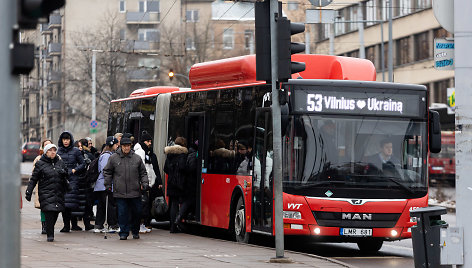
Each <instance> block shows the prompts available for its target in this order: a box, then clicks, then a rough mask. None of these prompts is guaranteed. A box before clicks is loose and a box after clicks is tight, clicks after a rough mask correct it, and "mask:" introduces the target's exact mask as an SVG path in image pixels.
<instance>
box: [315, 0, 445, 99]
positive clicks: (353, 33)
mask: <svg viewBox="0 0 472 268" xmlns="http://www.w3.org/2000/svg"><path fill="white" fill-rule="evenodd" d="M337 2H340V3H337ZM341 2H344V3H341ZM351 2H354V3H351V4H345V1H333V3H332V4H331V5H330V6H327V8H329V7H331V8H334V9H336V10H337V16H336V23H335V24H334V33H335V38H334V42H333V43H334V54H335V55H342V56H349V57H359V56H360V47H361V46H360V44H361V42H360V35H359V26H360V25H359V23H353V22H356V21H367V22H363V28H364V30H363V32H364V38H363V39H364V47H365V57H366V58H367V59H369V60H370V61H372V62H373V63H374V65H375V67H376V69H377V80H378V81H388V73H387V70H388V68H387V66H388V12H389V8H391V9H392V13H393V23H392V28H393V31H392V37H393V38H392V39H393V46H392V48H393V81H394V82H397V83H411V84H422V85H425V86H426V87H427V88H428V90H429V97H430V98H429V102H430V105H431V104H432V103H444V104H445V103H446V102H447V88H448V87H454V71H443V70H436V69H435V68H434V58H433V56H434V55H433V44H434V38H444V37H452V34H451V33H449V32H447V31H446V30H444V29H443V28H442V27H441V25H440V24H439V23H438V22H437V20H436V19H435V17H434V13H433V9H432V1H431V0H393V1H392V7H389V6H388V4H387V1H383V0H368V1H351ZM381 21H382V22H383V23H380V22H381ZM315 27H316V31H317V35H316V37H315V40H314V50H313V52H314V53H317V54H329V52H330V41H329V35H330V30H331V27H330V25H329V24H317V25H316V26H315ZM382 27H383V29H382ZM382 32H383V36H382V35H381V33H382ZM382 41H383V51H382ZM331 45H333V44H331ZM382 63H383V66H382Z"/></svg>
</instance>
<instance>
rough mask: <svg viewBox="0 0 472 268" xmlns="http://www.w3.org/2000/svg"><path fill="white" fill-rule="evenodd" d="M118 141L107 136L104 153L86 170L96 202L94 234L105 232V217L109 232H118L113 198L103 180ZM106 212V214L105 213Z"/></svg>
mask: <svg viewBox="0 0 472 268" xmlns="http://www.w3.org/2000/svg"><path fill="white" fill-rule="evenodd" d="M118 144H119V141H118V139H116V138H115V137H113V136H109V137H107V139H106V142H105V148H104V151H103V152H102V153H101V154H100V156H99V157H98V158H97V159H95V160H94V161H92V162H91V163H90V166H89V170H88V175H87V176H88V179H89V180H90V182H91V183H95V186H94V188H93V191H94V196H95V199H96V200H98V204H97V215H96V217H95V226H94V230H93V231H94V232H95V233H99V232H105V228H104V226H103V224H104V223H105V215H106V216H107V219H106V220H107V223H108V226H110V230H109V232H118V231H119V228H118V223H117V216H116V204H115V200H114V198H113V192H110V191H107V190H106V188H105V178H104V176H103V169H104V168H105V166H106V165H107V163H108V159H109V158H110V156H111V155H112V154H113V153H114V152H115V151H116V149H117V148H118ZM107 196H108V207H107V206H106V198H107ZM106 210H108V213H107V211H106Z"/></svg>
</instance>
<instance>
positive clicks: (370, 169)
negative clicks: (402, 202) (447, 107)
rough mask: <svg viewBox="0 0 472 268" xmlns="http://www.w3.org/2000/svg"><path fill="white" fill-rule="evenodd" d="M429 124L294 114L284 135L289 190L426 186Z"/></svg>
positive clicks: (408, 189)
mask: <svg viewBox="0 0 472 268" xmlns="http://www.w3.org/2000/svg"><path fill="white" fill-rule="evenodd" d="M425 124H426V123H425V122H417V121H413V120H409V119H391V120H387V119H386V118H382V119H371V118H366V117H353V118H337V117H324V116H318V115H316V116H314V115H295V116H292V117H291V118H290V124H289V127H288V129H287V131H286V133H285V136H284V140H283V161H284V165H283V167H284V171H283V172H284V191H285V192H288V193H290V191H291V190H300V189H310V188H313V187H326V186H329V187H330V188H335V187H342V188H363V189H365V188H368V189H387V188H394V189H398V190H399V191H404V192H407V193H413V192H415V191H418V190H419V189H421V190H422V191H424V190H425V187H427V180H426V170H425V169H426V164H425V161H426V157H427V155H426V154H427V148H426V142H425V138H426V137H427V136H426V133H425V132H426V125H425ZM297 193H300V192H299V191H297Z"/></svg>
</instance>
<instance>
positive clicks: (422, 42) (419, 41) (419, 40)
mask: <svg viewBox="0 0 472 268" xmlns="http://www.w3.org/2000/svg"><path fill="white" fill-rule="evenodd" d="M414 38H415V61H419V60H424V59H429V57H430V51H429V49H430V46H429V43H430V41H429V40H428V32H424V33H420V34H417V35H415V37H414Z"/></svg>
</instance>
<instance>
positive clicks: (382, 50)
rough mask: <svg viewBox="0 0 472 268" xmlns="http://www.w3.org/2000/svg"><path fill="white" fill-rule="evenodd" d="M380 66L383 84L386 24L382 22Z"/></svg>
mask: <svg viewBox="0 0 472 268" xmlns="http://www.w3.org/2000/svg"><path fill="white" fill-rule="evenodd" d="M380 39H381V40H380V41H381V43H380V65H381V66H382V82H385V50H384V49H385V48H384V23H383V20H382V21H381V22H380Z"/></svg>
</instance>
